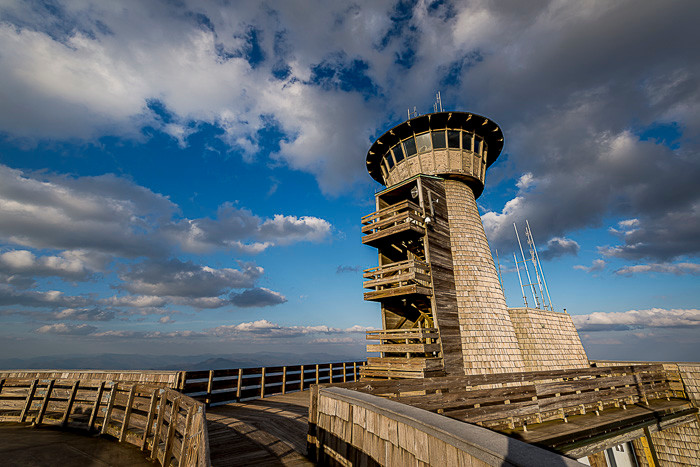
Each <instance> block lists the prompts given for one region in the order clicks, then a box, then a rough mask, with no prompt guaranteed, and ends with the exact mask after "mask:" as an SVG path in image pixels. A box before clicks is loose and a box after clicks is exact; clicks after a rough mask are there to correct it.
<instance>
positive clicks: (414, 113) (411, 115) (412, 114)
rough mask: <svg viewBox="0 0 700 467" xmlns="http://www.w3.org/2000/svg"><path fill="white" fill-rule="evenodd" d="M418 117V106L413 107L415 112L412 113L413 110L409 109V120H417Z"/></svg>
mask: <svg viewBox="0 0 700 467" xmlns="http://www.w3.org/2000/svg"><path fill="white" fill-rule="evenodd" d="M417 116H418V110H417V109H416V106H415V105H414V106H413V112H411V108H410V107H409V108H408V120H410V119H412V118H415V117H417Z"/></svg>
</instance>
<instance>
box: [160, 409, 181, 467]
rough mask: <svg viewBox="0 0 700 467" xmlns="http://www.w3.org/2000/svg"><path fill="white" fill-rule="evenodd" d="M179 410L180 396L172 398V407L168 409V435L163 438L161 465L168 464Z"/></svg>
mask: <svg viewBox="0 0 700 467" xmlns="http://www.w3.org/2000/svg"><path fill="white" fill-rule="evenodd" d="M179 410H180V398H179V397H176V398H175V400H173V405H172V409H170V423H168V437H167V438H166V440H165V453H164V454H163V462H162V463H161V465H167V466H169V465H170V456H171V455H172V451H173V439H174V438H175V425H177V416H178V413H179Z"/></svg>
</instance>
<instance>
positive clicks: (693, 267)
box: [615, 263, 700, 276]
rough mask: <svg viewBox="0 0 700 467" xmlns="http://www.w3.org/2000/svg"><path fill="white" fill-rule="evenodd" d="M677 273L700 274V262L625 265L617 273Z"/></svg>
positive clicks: (678, 274)
mask: <svg viewBox="0 0 700 467" xmlns="http://www.w3.org/2000/svg"><path fill="white" fill-rule="evenodd" d="M654 272H657V273H660V274H675V275H677V276H680V275H683V274H694V275H697V274H700V264H697V263H651V264H635V265H633V266H625V267H622V268H620V269H618V270H617V271H615V274H617V275H619V276H633V275H635V274H649V273H654Z"/></svg>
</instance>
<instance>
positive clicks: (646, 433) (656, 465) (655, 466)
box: [642, 426, 661, 467]
mask: <svg viewBox="0 0 700 467" xmlns="http://www.w3.org/2000/svg"><path fill="white" fill-rule="evenodd" d="M645 441H646V442H645ZM642 445H643V446H644V450H645V451H646V449H647V448H648V449H649V452H648V454H651V459H649V458H648V457H647V460H649V461H651V462H649V463H650V464H651V465H652V467H661V463H660V462H659V456H658V455H657V454H656V447H655V446H654V442H653V441H652V440H651V433H650V432H649V427H648V426H645V427H644V436H642ZM652 463H653V464H652Z"/></svg>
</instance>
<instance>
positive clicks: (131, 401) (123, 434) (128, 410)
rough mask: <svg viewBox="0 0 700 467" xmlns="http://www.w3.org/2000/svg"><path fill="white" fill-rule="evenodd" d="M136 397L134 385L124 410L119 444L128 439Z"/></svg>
mask: <svg viewBox="0 0 700 467" xmlns="http://www.w3.org/2000/svg"><path fill="white" fill-rule="evenodd" d="M135 395H136V385H135V384H132V385H131V389H130V390H129V398H128V399H127V401H126V407H125V408H124V420H123V421H122V429H121V431H120V432H119V442H120V443H121V442H123V441H124V439H125V438H126V429H127V428H129V419H130V418H131V409H132V406H133V405H134V396H135Z"/></svg>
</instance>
